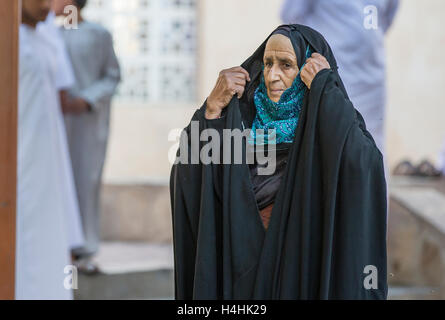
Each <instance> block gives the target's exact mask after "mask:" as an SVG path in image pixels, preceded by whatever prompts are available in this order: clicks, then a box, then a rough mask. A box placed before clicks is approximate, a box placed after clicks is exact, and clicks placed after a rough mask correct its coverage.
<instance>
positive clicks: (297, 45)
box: [269, 25, 308, 69]
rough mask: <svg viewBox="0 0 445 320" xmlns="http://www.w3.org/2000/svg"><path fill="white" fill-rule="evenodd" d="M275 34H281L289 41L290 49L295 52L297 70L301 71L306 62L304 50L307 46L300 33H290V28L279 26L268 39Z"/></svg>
mask: <svg viewBox="0 0 445 320" xmlns="http://www.w3.org/2000/svg"><path fill="white" fill-rule="evenodd" d="M275 34H281V35H283V36H286V37H288V38H289V39H290V41H291V43H292V47H293V48H294V51H295V55H296V56H297V65H298V68H299V69H301V67H302V66H303V64H304V62H305V61H306V48H307V46H308V43H307V41H306V40H305V39H304V38H303V36H302V35H301V33H299V32H298V31H292V29H291V28H290V26H287V25H283V26H279V27H278V28H277V29H275V31H274V32H272V34H271V35H270V37H271V36H273V35H275ZM270 37H269V38H270Z"/></svg>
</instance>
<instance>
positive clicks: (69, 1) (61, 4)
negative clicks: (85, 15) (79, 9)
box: [51, 0, 75, 16]
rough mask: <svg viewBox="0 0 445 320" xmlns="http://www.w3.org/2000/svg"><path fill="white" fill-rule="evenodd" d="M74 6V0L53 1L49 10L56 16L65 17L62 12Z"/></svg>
mask: <svg viewBox="0 0 445 320" xmlns="http://www.w3.org/2000/svg"><path fill="white" fill-rule="evenodd" d="M70 5H75V3H74V0H53V5H52V7H51V10H53V11H54V13H55V14H56V16H60V15H65V13H64V12H63V10H64V9H65V7H66V6H70Z"/></svg>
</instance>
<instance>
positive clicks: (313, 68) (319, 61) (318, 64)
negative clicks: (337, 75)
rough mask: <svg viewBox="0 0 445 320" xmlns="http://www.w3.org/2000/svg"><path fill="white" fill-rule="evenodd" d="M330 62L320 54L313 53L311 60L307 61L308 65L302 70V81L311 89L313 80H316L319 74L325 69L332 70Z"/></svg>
mask: <svg viewBox="0 0 445 320" xmlns="http://www.w3.org/2000/svg"><path fill="white" fill-rule="evenodd" d="M330 68H331V66H330V65H329V62H328V60H326V58H325V57H323V56H322V55H321V54H319V53H313V54H312V56H311V57H310V58H308V59H307V60H306V64H305V65H304V67H303V70H301V80H302V81H303V82H304V84H305V85H306V86H307V87H308V88H309V89H310V88H311V84H312V80H314V78H315V76H316V75H317V73H319V72H320V71H321V70H323V69H330Z"/></svg>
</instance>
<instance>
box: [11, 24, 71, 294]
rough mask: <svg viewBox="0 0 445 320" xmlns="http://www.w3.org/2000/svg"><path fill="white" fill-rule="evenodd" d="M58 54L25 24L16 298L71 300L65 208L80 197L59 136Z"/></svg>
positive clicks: (22, 28) (21, 54) (21, 51)
mask: <svg viewBox="0 0 445 320" xmlns="http://www.w3.org/2000/svg"><path fill="white" fill-rule="evenodd" d="M55 50H56V48H55V47H54V46H53V44H52V43H51V42H50V41H48V39H47V37H46V36H45V35H43V34H42V33H41V32H39V31H37V30H35V29H33V28H31V27H29V26H26V25H22V26H20V42H19V109H18V153H17V158H18V159H17V160H18V161H17V240H16V299H72V291H71V290H70V289H69V288H68V289H66V288H65V286H64V280H65V277H66V276H67V274H65V273H64V268H65V267H66V266H67V265H70V264H71V262H70V250H69V239H68V236H67V235H68V225H67V220H68V219H67V215H66V210H70V209H75V208H72V207H70V206H75V202H76V201H75V200H76V199H75V194H74V192H73V188H72V186H70V181H69V178H68V177H69V176H70V172H69V168H70V165H69V158H68V154H67V153H66V150H65V148H64V147H63V145H64V144H65V145H66V136H65V135H61V134H60V130H61V111H60V103H59V94H58V88H57V85H56V76H57V59H56V56H55V54H54V53H55ZM64 140H65V141H64Z"/></svg>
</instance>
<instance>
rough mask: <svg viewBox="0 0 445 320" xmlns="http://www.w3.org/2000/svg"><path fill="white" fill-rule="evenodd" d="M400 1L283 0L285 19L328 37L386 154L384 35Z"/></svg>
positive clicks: (351, 91)
mask: <svg viewBox="0 0 445 320" xmlns="http://www.w3.org/2000/svg"><path fill="white" fill-rule="evenodd" d="M398 3H399V1H398V0H353V1H351V0H285V1H284V3H283V6H282V9H281V19H282V20H283V22H284V23H301V24H304V25H307V26H309V27H312V28H314V29H316V30H317V31H319V32H320V33H321V34H322V35H323V36H324V37H325V38H326V40H327V41H328V42H329V44H330V45H331V47H332V51H333V52H334V54H335V56H336V57H337V60H338V67H339V73H340V75H341V77H342V79H343V81H344V83H345V87H346V89H347V90H348V94H349V97H350V99H351V101H352V102H353V103H354V105H355V107H356V108H357V110H359V111H360V113H361V114H362V115H363V118H364V119H365V122H366V128H367V129H368V130H369V132H371V134H372V136H373V138H374V140H375V142H376V144H377V146H378V147H379V149H380V151H381V152H382V153H383V154H385V134H384V129H385V128H384V118H385V103H386V74H385V56H386V55H385V50H384V37H385V34H386V32H387V31H388V29H389V27H390V26H391V24H392V22H393V19H394V16H395V14H396V11H397V8H398ZM370 6H373V7H370ZM374 9H375V11H372V10H374ZM372 14H375V16H372ZM372 19H373V20H372ZM372 22H374V23H375V25H372Z"/></svg>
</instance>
